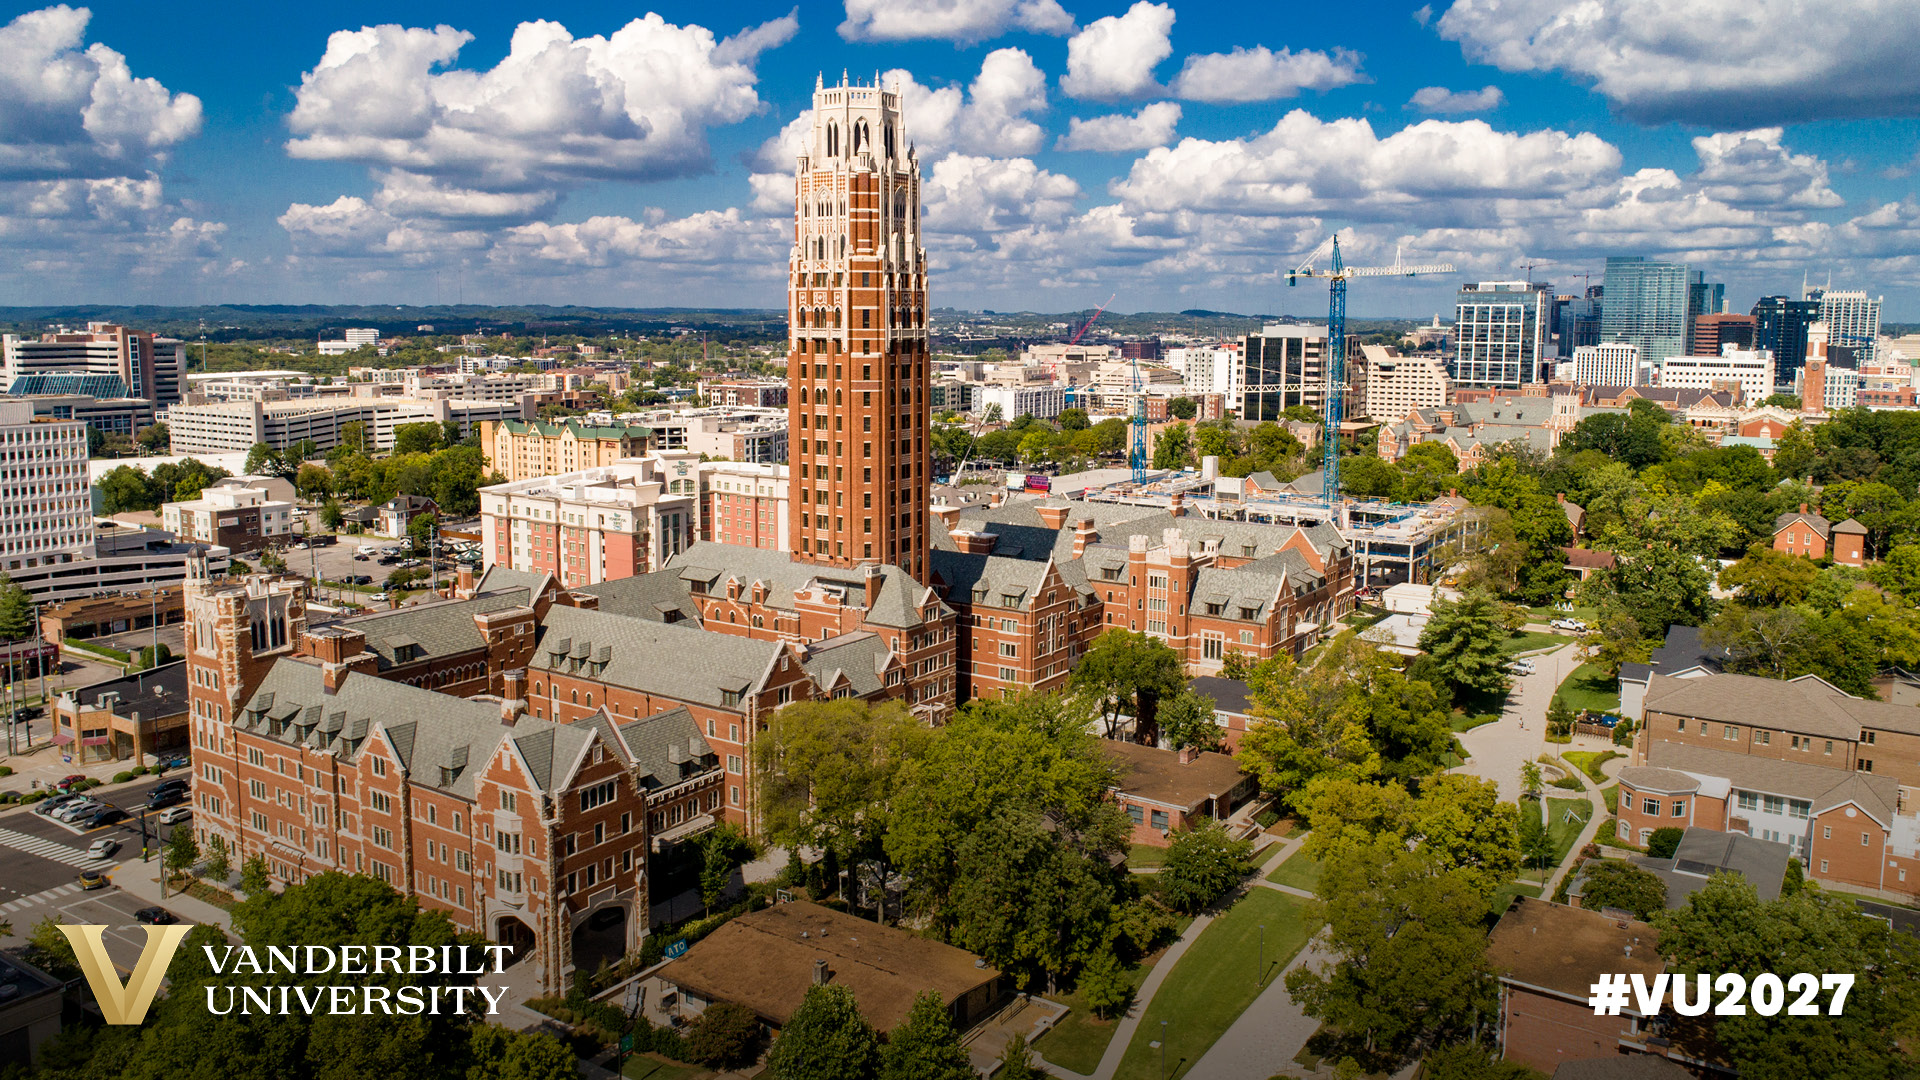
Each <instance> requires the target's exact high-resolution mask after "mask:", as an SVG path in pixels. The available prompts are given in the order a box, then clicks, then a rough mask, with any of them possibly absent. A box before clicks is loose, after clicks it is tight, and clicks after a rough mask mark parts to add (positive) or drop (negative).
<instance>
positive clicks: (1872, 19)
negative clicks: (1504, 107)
mask: <svg viewBox="0 0 1920 1080" xmlns="http://www.w3.org/2000/svg"><path fill="white" fill-rule="evenodd" d="M1438 28H1439V31H1440V36H1441V37H1443V38H1446V39H1448V40H1450V41H1457V42H1459V43H1460V45H1461V48H1462V50H1463V51H1464V52H1465V53H1466V56H1467V58H1468V59H1469V60H1473V61H1475V62H1479V63H1487V64H1493V65H1494V66H1496V67H1498V68H1500V69H1501V70H1503V71H1559V72H1563V73H1565V74H1568V75H1571V76H1573V77H1574V78H1576V79H1579V80H1582V81H1584V82H1587V83H1590V84H1591V85H1592V86H1593V88H1594V89H1595V90H1597V91H1598V92H1599V93H1601V94H1602V95H1604V96H1605V97H1606V98H1607V100H1608V101H1609V102H1610V103H1611V104H1612V105H1613V106H1614V108H1616V109H1618V110H1619V111H1620V112H1621V113H1622V114H1624V115H1625V116H1627V117H1629V118H1631V119H1634V120H1636V121H1639V122H1643V123H1650V124H1651V123H1663V122H1666V121H1670V120H1678V121H1682V122H1687V123H1700V124H1716V125H1738V126H1762V125H1769V124H1776V123H1786V122H1794V121H1804V120H1816V119H1822V118H1836V117H1866V116H1914V115H1920V78H1917V77H1916V76H1915V70H1916V68H1915V65H1914V60H1913V57H1914V54H1915V52H1916V51H1920V4H1915V3H1913V2H1912V0H1828V2H1826V3H1822V4H1819V5H1812V4H1808V3H1805V2H1803V0H1608V2H1606V3H1596V2H1593V0H1456V2H1455V3H1454V4H1453V6H1452V7H1450V8H1448V9H1447V12H1446V14H1444V15H1442V16H1441V17H1440V20H1439V23H1438Z"/></svg>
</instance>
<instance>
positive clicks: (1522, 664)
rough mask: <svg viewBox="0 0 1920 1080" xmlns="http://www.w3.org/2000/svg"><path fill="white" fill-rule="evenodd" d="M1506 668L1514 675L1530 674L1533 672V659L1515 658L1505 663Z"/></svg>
mask: <svg viewBox="0 0 1920 1080" xmlns="http://www.w3.org/2000/svg"><path fill="white" fill-rule="evenodd" d="M1507 670H1508V671H1511V672H1513V673H1514V674H1515V675H1531V674H1533V661H1531V660H1525V659H1521V660H1515V661H1513V662H1512V663H1509V664H1508V665H1507Z"/></svg>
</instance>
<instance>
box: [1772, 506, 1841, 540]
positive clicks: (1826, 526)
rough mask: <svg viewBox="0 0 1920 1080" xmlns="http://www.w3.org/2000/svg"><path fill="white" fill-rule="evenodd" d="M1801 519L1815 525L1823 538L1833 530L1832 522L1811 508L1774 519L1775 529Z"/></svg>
mask: <svg viewBox="0 0 1920 1080" xmlns="http://www.w3.org/2000/svg"><path fill="white" fill-rule="evenodd" d="M1800 521H1804V522H1806V523H1807V524H1809V525H1811V526H1813V531H1814V532H1817V533H1819V534H1820V535H1821V537H1822V538H1824V537H1826V536H1827V534H1828V533H1830V532H1832V530H1833V525H1832V523H1830V522H1829V521H1827V519H1826V518H1823V517H1821V516H1820V515H1819V514H1818V513H1815V512H1813V511H1810V510H1792V511H1789V512H1787V513H1784V514H1781V515H1780V516H1779V517H1777V518H1774V519H1773V531H1774V532H1776V533H1777V532H1779V531H1780V530H1782V529H1784V528H1786V527H1787V526H1789V525H1792V524H1794V523H1795V522H1800ZM1863 531H1864V530H1863Z"/></svg>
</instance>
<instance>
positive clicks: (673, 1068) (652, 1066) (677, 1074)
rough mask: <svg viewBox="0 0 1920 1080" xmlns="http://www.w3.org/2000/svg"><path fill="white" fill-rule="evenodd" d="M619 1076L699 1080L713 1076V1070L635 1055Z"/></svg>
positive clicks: (639, 1079)
mask: <svg viewBox="0 0 1920 1080" xmlns="http://www.w3.org/2000/svg"><path fill="white" fill-rule="evenodd" d="M620 1075H622V1076H630V1077H633V1078H634V1080H701V1078H702V1077H708V1076H712V1075H713V1070H711V1069H703V1068H701V1067H700V1066H698V1065H681V1064H679V1063H678V1062H672V1061H667V1060H666V1059H664V1058H657V1057H654V1056H653V1055H652V1054H635V1055H634V1056H632V1057H630V1058H628V1059H627V1064H626V1066H625V1067H624V1068H622V1069H621V1070H620Z"/></svg>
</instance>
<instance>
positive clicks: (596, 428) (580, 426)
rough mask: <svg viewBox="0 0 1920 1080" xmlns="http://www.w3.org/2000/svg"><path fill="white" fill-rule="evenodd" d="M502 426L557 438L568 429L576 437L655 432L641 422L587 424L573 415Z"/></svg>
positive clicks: (519, 432)
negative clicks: (552, 419) (554, 419)
mask: <svg viewBox="0 0 1920 1080" xmlns="http://www.w3.org/2000/svg"><path fill="white" fill-rule="evenodd" d="M501 426H503V427H505V428H506V430H507V431H508V432H509V433H511V434H514V435H541V436H545V437H547V438H557V437H558V436H560V435H561V434H563V433H565V432H568V431H571V432H573V437H574V438H576V439H621V438H644V437H646V436H648V435H651V434H653V429H652V428H649V427H644V426H642V425H640V424H616V425H595V424H585V423H582V422H581V421H579V420H578V419H574V418H571V417H570V418H568V419H566V420H564V421H562V422H560V423H557V424H556V423H552V422H550V421H546V420H503V421H501Z"/></svg>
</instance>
